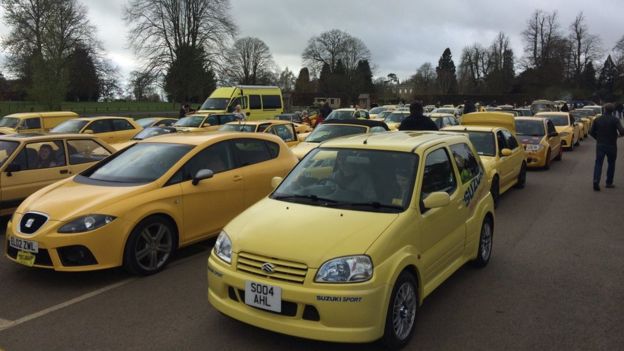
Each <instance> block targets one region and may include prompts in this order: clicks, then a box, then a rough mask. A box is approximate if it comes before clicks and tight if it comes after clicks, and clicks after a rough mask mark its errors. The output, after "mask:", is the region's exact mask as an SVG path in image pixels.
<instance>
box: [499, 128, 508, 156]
mask: <svg viewBox="0 0 624 351" xmlns="http://www.w3.org/2000/svg"><path fill="white" fill-rule="evenodd" d="M496 142H497V143H498V152H500V151H501V150H502V149H506V148H507V142H506V141H505V136H504V135H503V132H501V131H500V130H499V131H498V132H496Z"/></svg>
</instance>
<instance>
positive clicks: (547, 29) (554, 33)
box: [522, 10, 562, 68]
mask: <svg viewBox="0 0 624 351" xmlns="http://www.w3.org/2000/svg"><path fill="white" fill-rule="evenodd" d="M522 36H523V38H524V41H525V48H524V51H525V55H526V57H525V66H527V67H528V68H536V67H542V66H544V65H545V64H547V63H548V62H549V61H550V59H552V57H553V55H555V54H557V52H556V50H555V48H556V47H557V46H558V45H557V44H558V43H560V42H561V39H562V36H561V33H560V29H559V22H558V19H557V11H553V12H552V13H545V12H543V11H542V10H535V12H534V13H533V15H531V18H530V19H529V21H528V23H527V28H526V29H525V30H524V31H523V32H522Z"/></svg>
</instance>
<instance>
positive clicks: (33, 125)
mask: <svg viewBox="0 0 624 351" xmlns="http://www.w3.org/2000/svg"><path fill="white" fill-rule="evenodd" d="M22 127H23V128H24V129H39V128H41V119H40V118H39V117H35V118H27V119H25V120H24V122H22Z"/></svg>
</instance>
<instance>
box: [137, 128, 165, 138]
mask: <svg viewBox="0 0 624 351" xmlns="http://www.w3.org/2000/svg"><path fill="white" fill-rule="evenodd" d="M173 132H175V129H173V128H161V127H149V128H145V129H143V130H142V131H140V132H138V133H137V134H136V135H135V136H134V137H133V138H132V140H143V139H147V138H151V137H155V136H157V135H161V134H169V133H173Z"/></svg>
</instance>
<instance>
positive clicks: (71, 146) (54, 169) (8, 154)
mask: <svg viewBox="0 0 624 351" xmlns="http://www.w3.org/2000/svg"><path fill="white" fill-rule="evenodd" d="M113 152H115V149H113V148H112V147H111V146H109V145H107V144H106V143H104V142H102V141H101V140H98V139H97V138H95V137H94V136H91V135H76V134H71V135H66V134H47V135H44V134H12V135H5V136H1V137H0V215H2V216H4V215H8V214H11V213H12V212H13V210H14V209H15V208H16V207H17V206H18V205H19V204H20V203H21V202H22V201H23V200H24V199H26V198H27V197H28V196H29V195H31V194H32V193H34V192H35V191H37V190H39V189H41V188H43V187H45V186H47V185H49V184H52V183H54V182H56V181H59V180H62V179H65V178H67V177H70V176H71V175H72V174H77V173H80V172H82V171H84V170H85V169H87V168H89V167H91V166H92V165H94V164H95V163H96V162H98V161H100V160H103V159H104V158H106V157H108V156H110V155H111V154H112V153H113Z"/></svg>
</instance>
